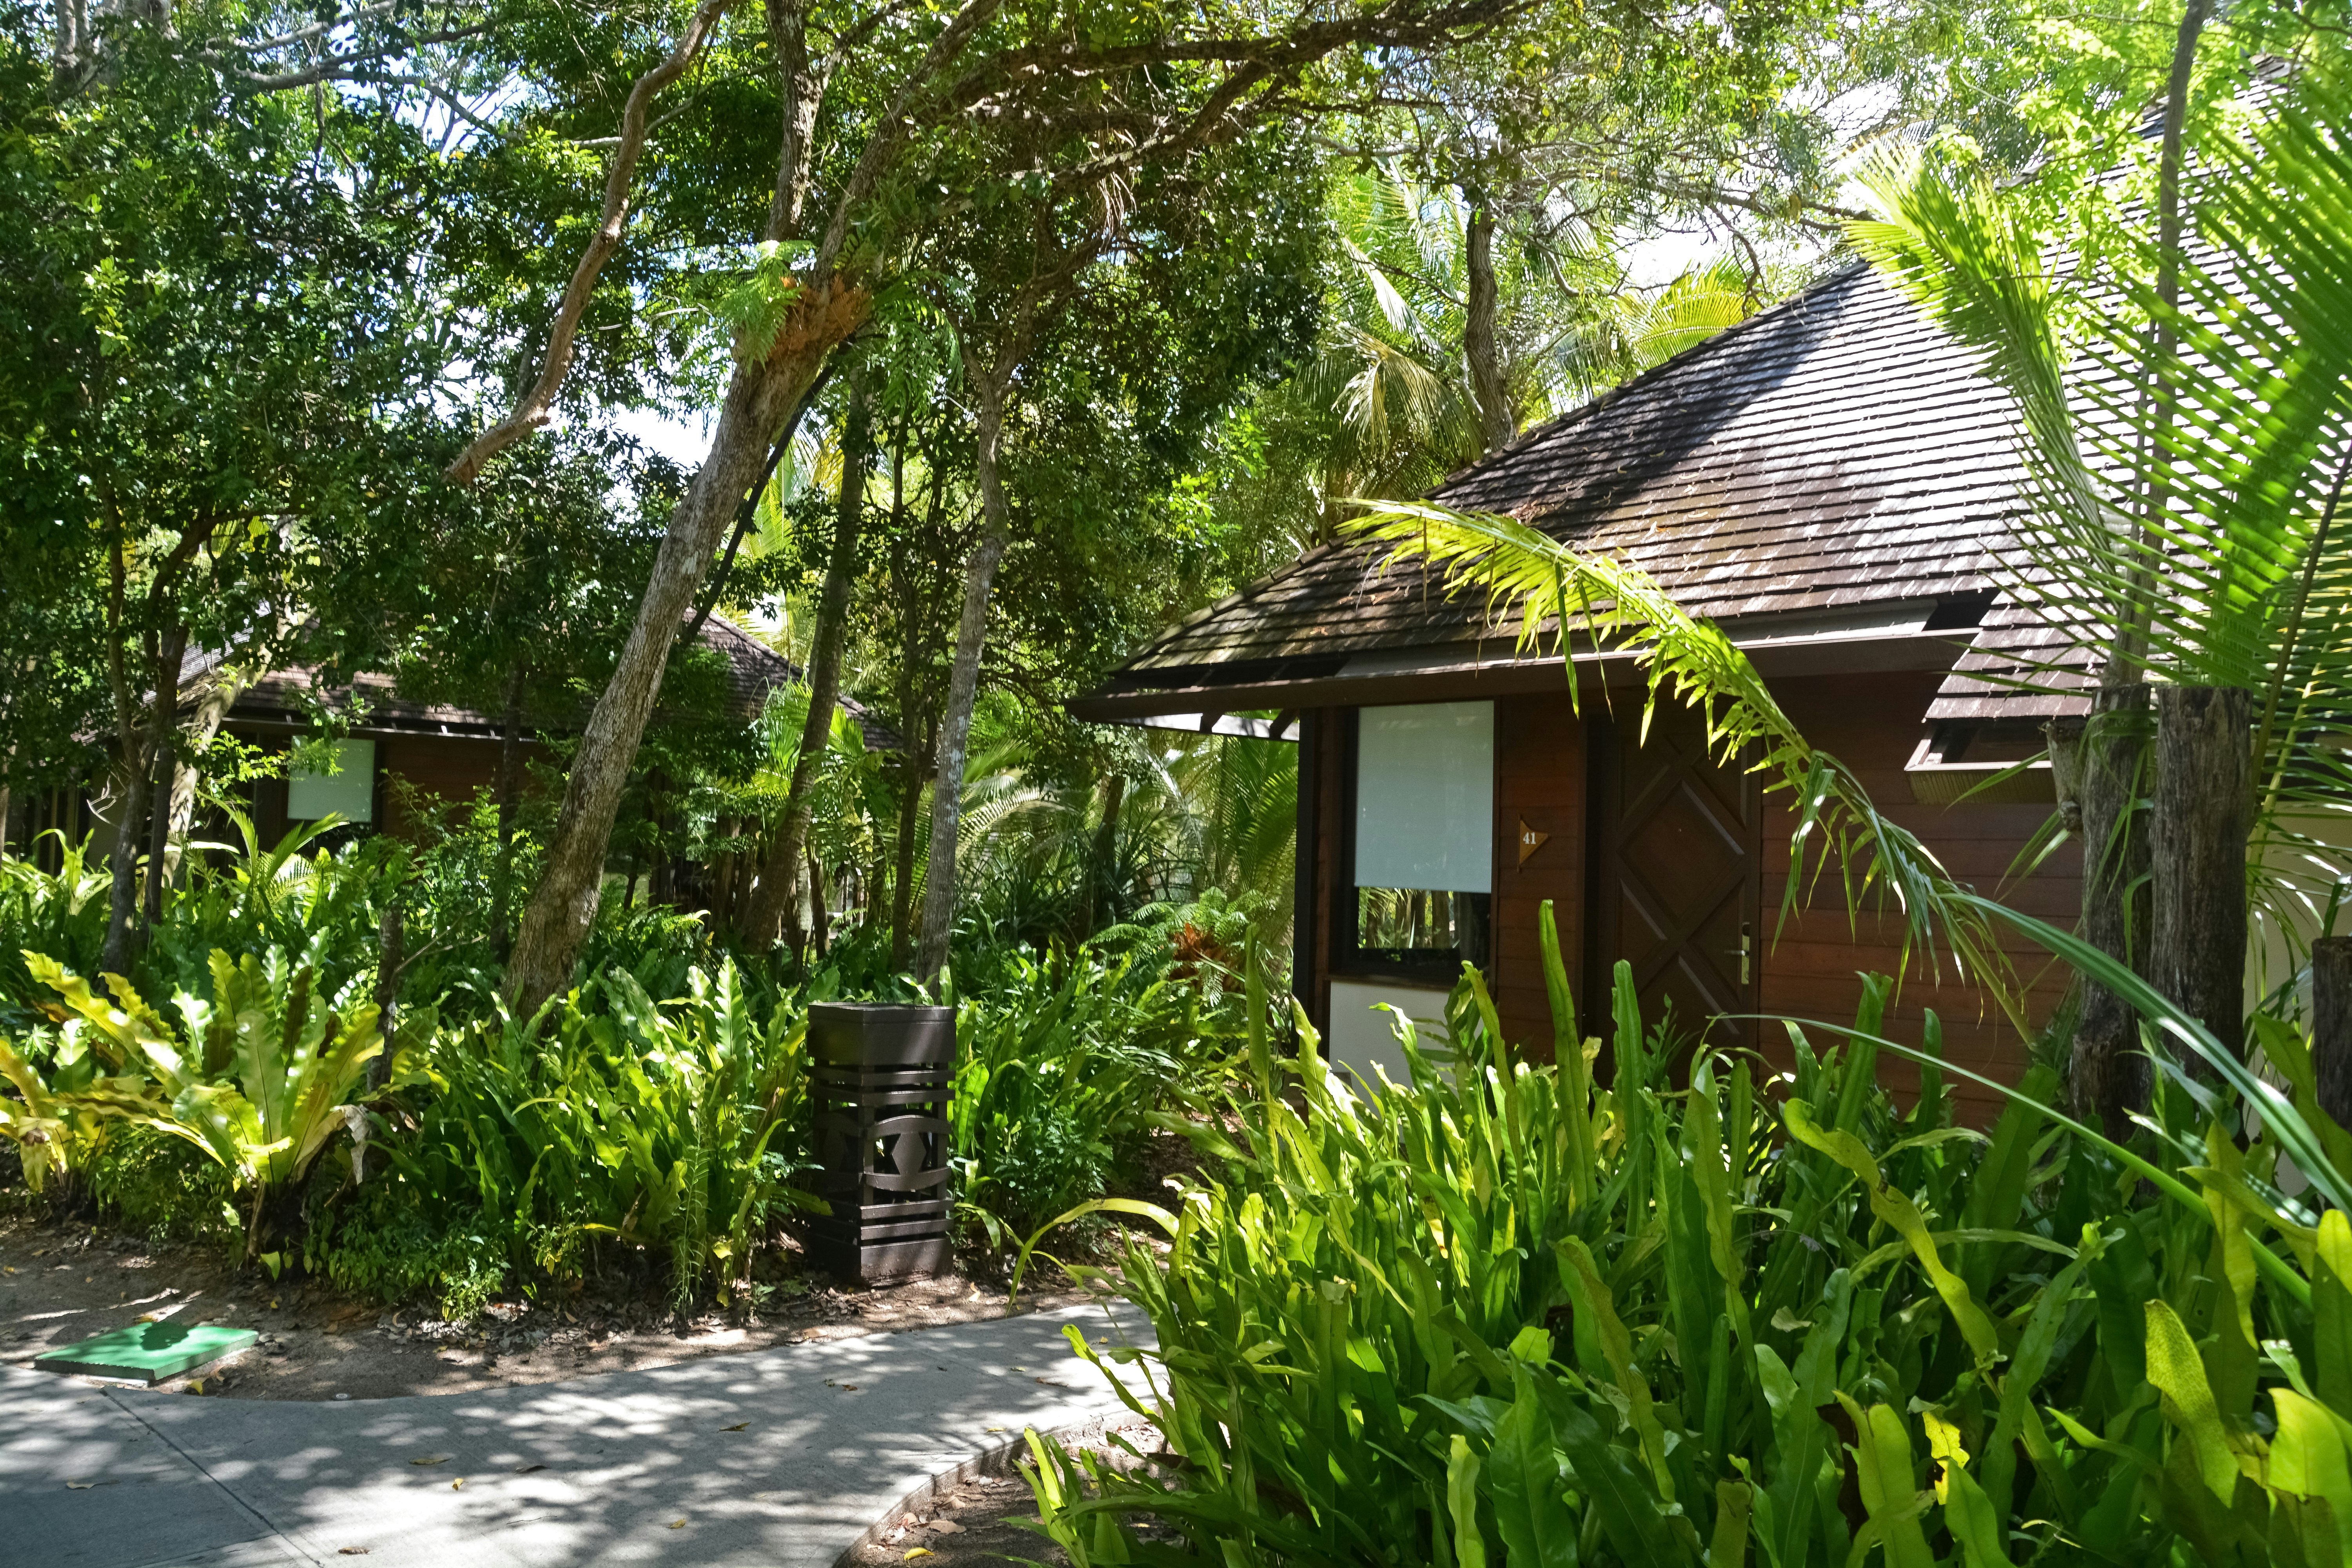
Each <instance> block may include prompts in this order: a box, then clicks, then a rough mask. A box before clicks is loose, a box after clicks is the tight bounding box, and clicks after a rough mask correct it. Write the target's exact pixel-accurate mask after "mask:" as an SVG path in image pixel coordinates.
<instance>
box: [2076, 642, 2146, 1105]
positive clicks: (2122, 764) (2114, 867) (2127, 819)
mask: <svg viewBox="0 0 2352 1568" xmlns="http://www.w3.org/2000/svg"><path fill="white" fill-rule="evenodd" d="M2081 744H2082V762H2081V768H2082V782H2081V803H2082V813H2083V938H2084V941H2086V942H2089V943H2090V944H2091V945H2092V946H2094V947H2095V948H2097V949H2098V950H2099V951H2100V952H2104V953H2105V954H2106V955H2107V956H2108V957H2110V958H2113V959H2116V961H2117V962H2119V963H2124V964H2126V965H2128V966H2130V967H2131V969H2132V970H2133V971H2134V972H2135V973H2138V972H2141V971H2143V970H2144V969H2145V967H2146V964H2147V934H2148V933H2147V912H2146V911H2147V828H2146V826H2145V825H2144V824H2143V823H2142V822H2141V821H2140V820H2139V815H2138V812H2137V809H2136V807H2137V803H2138V799H2139V792H2140V789H2141V781H2142V775H2143V773H2144V771H2145V770H2144V769H2143V767H2142V765H2141V764H2142V759H2143V758H2144V757H2145V755H2146V752H2147V687H2146V686H2144V685H2140V684H2137V683H2134V684H2131V685H2126V686H2105V687H2101V688H2100V689H2099V692H2098V695H2097V697H2096V698H2095V700H2094V701H2093V704H2092V719H2091V723H2090V726H2089V728H2088V731H2087V732H2086V734H2085V735H2084V739H2083V741H2082V742H2081ZM2138 1047H2139V1020H2138V1015H2137V1014H2136V1013H2134V1012H2133V1010H2132V1009H2131V1008H2130V1007H2129V1006H2128V1005H2126V1003H2125V1002H2124V1000H2123V998H2121V997H2120V996H2117V995H2116V994H2115V993H2114V992H2112V991H2109V990H2108V989H2107V988H2106V987H2105V986H2104V985H2101V984H2098V983H2097V982H2096V981H2095V980H2092V979H2090V978H2088V977H2087V976H2085V977H2084V981H2083V989H2082V1012H2081V1016H2079V1018H2078V1019H2077V1021H2076V1023H2075V1026H2074V1058H2073V1063H2072V1066H2071V1069H2070V1071H2069V1075H2068V1076H2069V1078H2070V1080H2071V1085H2072V1090H2073V1098H2074V1106H2075V1108H2076V1110H2077V1111H2078V1112H2079V1113H2080V1114H2083V1115H2085V1116H2090V1115H2096V1116H2097V1117H2099V1118H2100V1119H2101V1121H2102V1122H2103V1123H2104V1124H2105V1129H2106V1131H2107V1133H2108V1135H2109V1136H2110V1137H2121V1136H2123V1135H2124V1134H2126V1133H2127V1132H2128V1131H2130V1122H2129V1121H2128V1120H2126V1118H2127V1117H2128V1115H2129V1113H2130V1112H2131V1111H2134V1110H2138V1109H2140V1108H2141V1107H2142V1106H2145V1105H2146V1104H2147V1097H2148V1090H2149V1087H2150V1085H2149V1081H2148V1066H2147V1059H2146V1058H2143V1057H2141V1056H2140V1055H2139V1054H2138Z"/></svg>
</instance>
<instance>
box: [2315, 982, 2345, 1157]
mask: <svg viewBox="0 0 2352 1568" xmlns="http://www.w3.org/2000/svg"><path fill="white" fill-rule="evenodd" d="M2311 1065H2312V1069H2313V1071H2314V1074H2315V1076H2316V1077H2317V1078H2318V1079H2319V1108H2320V1109H2321V1110H2325V1111H2326V1112H2327V1114H2328V1115H2330V1116H2332V1117H2334V1118H2336V1121H2337V1122H2338V1123H2339V1124H2340V1125H2342V1126H2345V1127H2347V1128H2352V936H2324V937H2321V938H2320V939H2319V940H2318V941H2317V942H2313V943H2312V944H2311Z"/></svg>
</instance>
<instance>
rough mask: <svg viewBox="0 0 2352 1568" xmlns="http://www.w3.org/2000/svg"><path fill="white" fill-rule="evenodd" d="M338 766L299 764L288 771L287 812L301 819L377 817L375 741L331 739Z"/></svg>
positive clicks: (359, 820) (297, 819)
mask: <svg viewBox="0 0 2352 1568" xmlns="http://www.w3.org/2000/svg"><path fill="white" fill-rule="evenodd" d="M330 749H331V751H332V752H333V753H334V759H335V767H334V771H333V772H331V773H314V772H312V771H310V769H308V768H304V767H301V766H299V765H297V766H295V767H291V768H289V769H288V770H287V771H286V815H287V816H289V817H291V818H293V819H294V820H296V821H298V822H307V821H313V820H315V819H317V818H319V817H321V816H330V815H332V816H340V817H341V818H343V819H344V820H345V821H347V822H373V821H374V820H375V742H373V741H335V742H330Z"/></svg>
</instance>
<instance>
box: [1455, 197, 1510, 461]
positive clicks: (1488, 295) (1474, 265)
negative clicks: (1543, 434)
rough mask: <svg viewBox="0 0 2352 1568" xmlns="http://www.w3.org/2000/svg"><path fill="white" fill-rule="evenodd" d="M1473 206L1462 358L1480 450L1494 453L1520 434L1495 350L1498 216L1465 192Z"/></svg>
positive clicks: (1466, 258) (1466, 251)
mask: <svg viewBox="0 0 2352 1568" xmlns="http://www.w3.org/2000/svg"><path fill="white" fill-rule="evenodd" d="M1463 195H1465V196H1467V197H1468V198H1469V200H1470V232H1469V244H1468V245H1467V246H1466V247H1465V249H1464V261H1465V269H1466V270H1467V272H1468V273H1469V285H1470V286H1469V289H1468V295H1467V298H1466V300H1465V306H1464V310H1463V312H1462V354H1463V358H1464V359H1465V360H1466V361H1467V362H1468V363H1469V370H1470V392H1471V395H1472V397H1473V399H1474V400H1475V402H1476V403H1477V405H1478V438H1479V442H1480V444H1481V448H1482V449H1483V450H1485V451H1488V452H1492V451H1494V450H1496V448H1497V447H1504V446H1507V445H1508V444H1509V443H1510V440H1511V438H1512V437H1515V436H1517V434H1518V433H1519V422H1518V417H1517V414H1516V413H1514V411H1513V410H1512V408H1511V391H1510V388H1509V386H1508V385H1507V384H1506V383H1505V381H1504V377H1503V366H1502V362H1501V359H1500V357H1499V356H1498V354H1497V353H1496V348H1495V313H1496V288H1495V214H1494V209H1493V208H1491V207H1490V206H1488V205H1487V204H1486V197H1485V196H1484V195H1481V194H1480V193H1478V192H1476V191H1475V190H1465V191H1464V192H1463Z"/></svg>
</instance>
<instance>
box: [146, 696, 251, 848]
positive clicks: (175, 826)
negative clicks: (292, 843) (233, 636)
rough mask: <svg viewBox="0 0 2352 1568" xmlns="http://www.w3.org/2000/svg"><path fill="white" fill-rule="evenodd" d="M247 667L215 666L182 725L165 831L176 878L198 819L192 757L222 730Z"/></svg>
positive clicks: (164, 843)
mask: <svg viewBox="0 0 2352 1568" xmlns="http://www.w3.org/2000/svg"><path fill="white" fill-rule="evenodd" d="M246 685H247V668H246V667H244V666H242V665H239V666H231V665H229V664H227V663H222V664H219V665H216V666H215V667H214V668H213V671H212V674H211V677H210V678H209V679H207V680H206V681H205V687H204V691H203V694H202V695H201V696H199V697H198V698H197V699H196V704H195V710H194V712H193V713H192V714H190V715H189V718H188V721H187V723H185V724H184V725H183V726H181V732H182V733H183V734H184V736H185V737H186V747H185V750H186V752H187V753H188V754H187V755H186V756H182V757H179V758H177V759H176V760H175V762H174V764H173V769H172V795H171V799H170V801H169V802H168V803H167V807H166V811H167V817H168V830H167V831H166V832H165V834H164V835H163V876H164V878H165V879H167V880H172V881H176V880H178V879H179V875H180V857H181V854H182V851H183V850H184V847H186V845H187V842H188V834H189V833H190V831H191V830H193V829H194V826H195V820H196V764H195V763H194V761H193V760H191V759H192V758H193V757H194V754H195V753H197V752H202V751H203V750H204V749H205V747H207V746H209V745H211V744H212V740H213V737H214V736H215V735H217V734H219V733H220V727H221V721H222V720H224V719H226V718H227V717H228V710H230V709H231V708H233V707H235V706H236V699H237V695H238V693H240V692H242V691H243V690H244V689H245V688H246Z"/></svg>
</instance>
